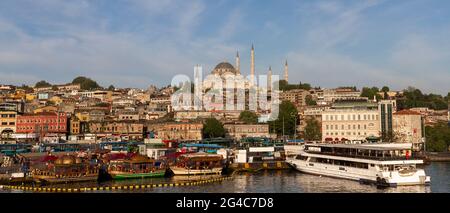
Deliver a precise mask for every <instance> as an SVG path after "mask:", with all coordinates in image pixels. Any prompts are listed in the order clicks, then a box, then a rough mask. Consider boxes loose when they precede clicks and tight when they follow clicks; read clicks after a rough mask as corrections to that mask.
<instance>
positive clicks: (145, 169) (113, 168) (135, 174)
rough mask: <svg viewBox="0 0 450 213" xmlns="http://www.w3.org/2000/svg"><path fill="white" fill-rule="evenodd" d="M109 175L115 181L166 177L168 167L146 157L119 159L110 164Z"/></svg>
mask: <svg viewBox="0 0 450 213" xmlns="http://www.w3.org/2000/svg"><path fill="white" fill-rule="evenodd" d="M108 173H109V174H110V175H111V177H112V178H113V179H116V180H120V179H132V178H154V177H164V175H165V174H166V167H165V164H164V163H163V162H160V161H156V160H154V159H151V158H149V157H147V156H144V155H136V156H133V157H132V158H131V159H119V160H112V161H110V162H109V166H108Z"/></svg>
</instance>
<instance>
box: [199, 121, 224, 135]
mask: <svg viewBox="0 0 450 213" xmlns="http://www.w3.org/2000/svg"><path fill="white" fill-rule="evenodd" d="M202 134H203V137H204V138H217V137H224V136H225V129H224V128H223V124H222V123H221V122H220V121H219V120H217V119H215V118H208V119H206V120H205V123H204V125H203V130H202Z"/></svg>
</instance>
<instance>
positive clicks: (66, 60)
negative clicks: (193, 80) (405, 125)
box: [0, 0, 450, 95]
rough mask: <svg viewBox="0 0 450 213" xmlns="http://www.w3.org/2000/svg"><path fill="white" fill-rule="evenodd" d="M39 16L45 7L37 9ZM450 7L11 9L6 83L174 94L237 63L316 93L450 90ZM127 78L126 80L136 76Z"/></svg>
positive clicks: (173, 1) (4, 36)
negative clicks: (188, 81) (180, 78)
mask: <svg viewBox="0 0 450 213" xmlns="http://www.w3.org/2000/svg"><path fill="white" fill-rule="evenodd" d="M36 8H39V9H36ZM449 9H450V2H442V1H437V0H435V1H426V2H425V1H419V0H412V1H406V0H405V1H381V0H380V1H377V0H367V1H284V2H283V3H279V2H275V1H255V0H248V1H239V4H235V2H233V1H225V0H222V1H218V2H214V3H212V2H208V1H202V0H194V1H177V0H163V1H139V0H136V1H126V2H124V1H116V2H110V1H77V2H72V1H53V0H45V1H39V2H35V1H2V2H0V76H2V77H1V78H0V84H18V85H20V84H22V83H24V84H30V85H34V83H36V82H37V81H39V80H47V81H48V82H50V83H55V84H58V83H67V81H69V80H71V79H73V78H75V77H76V76H80V75H81V76H86V77H90V78H92V79H94V80H96V81H97V82H98V83H99V84H100V85H102V86H105V87H107V86H108V85H110V84H113V85H114V86H116V87H139V88H146V87H148V86H149V85H157V86H165V85H168V84H170V81H171V79H172V77H174V76H175V75H177V74H186V75H188V76H191V77H192V74H193V69H194V66H195V65H196V64H201V65H203V70H204V73H209V72H210V71H211V70H212V69H213V68H214V66H215V65H216V64H218V63H220V62H222V61H228V62H230V63H232V64H234V63H233V62H234V56H235V55H236V51H239V54H240V57H241V61H240V65H241V70H242V71H241V72H242V74H244V75H248V74H249V73H250V49H251V45H252V44H254V46H255V58H256V59H255V61H256V64H255V67H256V74H257V75H259V74H266V73H267V71H268V69H269V66H271V67H272V70H273V74H278V75H280V76H283V68H284V61H285V60H286V59H287V60H288V63H289V80H290V82H291V83H298V82H300V81H301V82H303V83H310V84H311V85H312V86H320V87H337V86H357V87H358V88H360V87H362V86H370V87H371V86H378V87H381V86H384V85H387V86H389V87H390V88H391V89H393V90H400V89H404V88H406V87H408V86H414V87H417V88H419V89H421V90H422V91H425V92H427V93H430V92H431V93H439V94H443V95H446V94H447V93H448V92H449V91H450V86H449V84H448V82H447V81H448V79H450V71H449V70H448V69H449V68H448V67H450V66H449V65H450V61H448V60H446V59H448V58H449V56H450V41H448V39H446V38H448V37H449V36H450V21H449V20H450V14H448V13H446V11H449ZM124 74H126V75H125V76H124Z"/></svg>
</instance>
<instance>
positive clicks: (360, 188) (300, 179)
mask: <svg viewBox="0 0 450 213" xmlns="http://www.w3.org/2000/svg"><path fill="white" fill-rule="evenodd" d="M425 170H426V173H427V175H430V176H431V186H401V187H396V188H385V189H380V188H377V187H375V186H373V185H363V184H360V183H359V182H356V181H350V180H343V179H336V178H329V177H319V176H315V175H309V174H303V173H300V172H297V171H294V170H290V171H271V172H270V171H266V172H261V173H256V174H242V175H235V177H234V179H233V180H226V181H223V182H221V183H220V182H219V183H213V184H205V185H200V186H183V187H164V188H150V189H143V190H134V191H121V192H163V193H167V192H169V193H170V192H181V193H203V192H216V193H228V192H229V193H273V192H280V193H302V192H307V193H322V192H324V193H327V192H330V193H333V192H343V193H347V192H358V193H359V192H369V193H373V192H377V193H392V192H393V193H404V192H412V193H429V192H433V193H436V192H437V193H441V192H446V193H449V192H450V163H432V164H431V165H428V166H426V167H425ZM210 177H211V176H209V177H196V178H193V177H180V176H175V177H172V178H158V179H155V178H153V179H152V178H150V179H139V180H124V181H111V182H104V183H101V184H97V183H96V182H87V183H76V184H70V185H69V186H67V187H70V188H81V187H94V186H112V185H115V186H117V185H131V184H158V183H170V182H172V183H173V182H182V181H192V180H195V179H199V178H210ZM53 187H63V185H53ZM3 192H6V191H3ZM11 192H19V193H20V192H22V191H21V190H13V191H11ZM108 192H109V191H108ZM115 192H116V191H115Z"/></svg>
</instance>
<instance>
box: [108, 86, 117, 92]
mask: <svg viewBox="0 0 450 213" xmlns="http://www.w3.org/2000/svg"><path fill="white" fill-rule="evenodd" d="M115 89H116V88H115V87H114V85H112V84H111V85H109V87H108V90H109V91H114V90H115Z"/></svg>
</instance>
